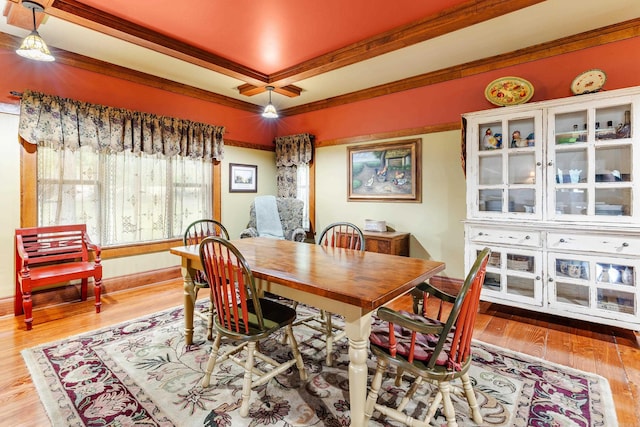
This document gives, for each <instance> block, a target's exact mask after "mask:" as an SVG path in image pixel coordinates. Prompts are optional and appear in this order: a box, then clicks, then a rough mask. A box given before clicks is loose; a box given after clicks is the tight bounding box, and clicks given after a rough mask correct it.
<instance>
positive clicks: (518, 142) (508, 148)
mask: <svg viewBox="0 0 640 427" xmlns="http://www.w3.org/2000/svg"><path fill="white" fill-rule="evenodd" d="M541 117H542V115H541V112H540V111H532V112H527V113H520V114H514V113H512V114H510V115H509V114H503V115H501V116H499V117H496V118H495V119H491V118H489V119H485V120H483V121H482V122H472V121H470V122H469V129H468V135H469V139H468V144H469V148H468V149H469V156H468V158H470V159H474V161H476V162H477V164H475V165H474V166H475V167H473V168H472V169H471V170H472V171H477V174H476V175H474V174H473V173H472V174H471V175H469V174H468V176H467V179H470V180H473V182H474V184H475V185H473V188H474V190H473V191H471V194H469V197H470V199H469V201H470V206H472V210H471V212H470V213H471V214H472V215H473V216H479V217H486V216H494V217H499V216H509V217H513V218H527V217H528V218H536V219H540V218H541V217H542V209H541V202H542V194H541V190H540V189H541V188H542V178H541V172H542V145H543V143H542V139H541V132H542V124H541Z"/></svg>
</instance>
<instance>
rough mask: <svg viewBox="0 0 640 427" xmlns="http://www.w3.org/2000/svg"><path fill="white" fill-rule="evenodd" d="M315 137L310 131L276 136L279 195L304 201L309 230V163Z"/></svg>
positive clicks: (305, 222) (305, 219)
mask: <svg viewBox="0 0 640 427" xmlns="http://www.w3.org/2000/svg"><path fill="white" fill-rule="evenodd" d="M314 139H315V137H314V136H313V135H310V134H308V133H302V134H298V135H290V136H280V137H277V138H276V167H277V186H278V197H295V198H298V199H300V200H302V201H304V220H303V221H304V222H303V225H304V228H305V230H307V231H308V230H309V163H310V162H311V160H312V158H313V141H314Z"/></svg>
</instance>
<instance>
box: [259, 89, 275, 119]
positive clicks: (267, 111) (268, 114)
mask: <svg viewBox="0 0 640 427" xmlns="http://www.w3.org/2000/svg"><path fill="white" fill-rule="evenodd" d="M266 89H267V90H268V91H269V103H268V104H267V106H266V107H264V111H263V112H262V117H265V118H267V119H277V118H278V112H277V111H276V107H274V106H273V104H272V103H271V92H273V89H275V88H274V87H273V86H267V87H266Z"/></svg>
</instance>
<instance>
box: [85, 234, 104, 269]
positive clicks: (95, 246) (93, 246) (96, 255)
mask: <svg viewBox="0 0 640 427" xmlns="http://www.w3.org/2000/svg"><path fill="white" fill-rule="evenodd" d="M83 241H84V244H85V245H87V249H89V250H91V251H93V254H94V261H95V262H96V264H98V263H100V253H101V252H102V248H101V247H100V245H98V244H96V243H93V242H92V241H91V238H90V237H89V233H84V237H83Z"/></svg>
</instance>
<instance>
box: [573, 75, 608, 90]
mask: <svg viewBox="0 0 640 427" xmlns="http://www.w3.org/2000/svg"><path fill="white" fill-rule="evenodd" d="M606 81H607V75H606V74H605V73H604V71H602V70H598V69H593V70H587V71H585V72H583V73H580V74H579V75H578V76H577V77H576V78H575V79H573V82H572V83H571V92H573V94H574V95H582V94H585V93H593V92H597V91H599V90H600V89H602V86H604V82H606Z"/></svg>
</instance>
